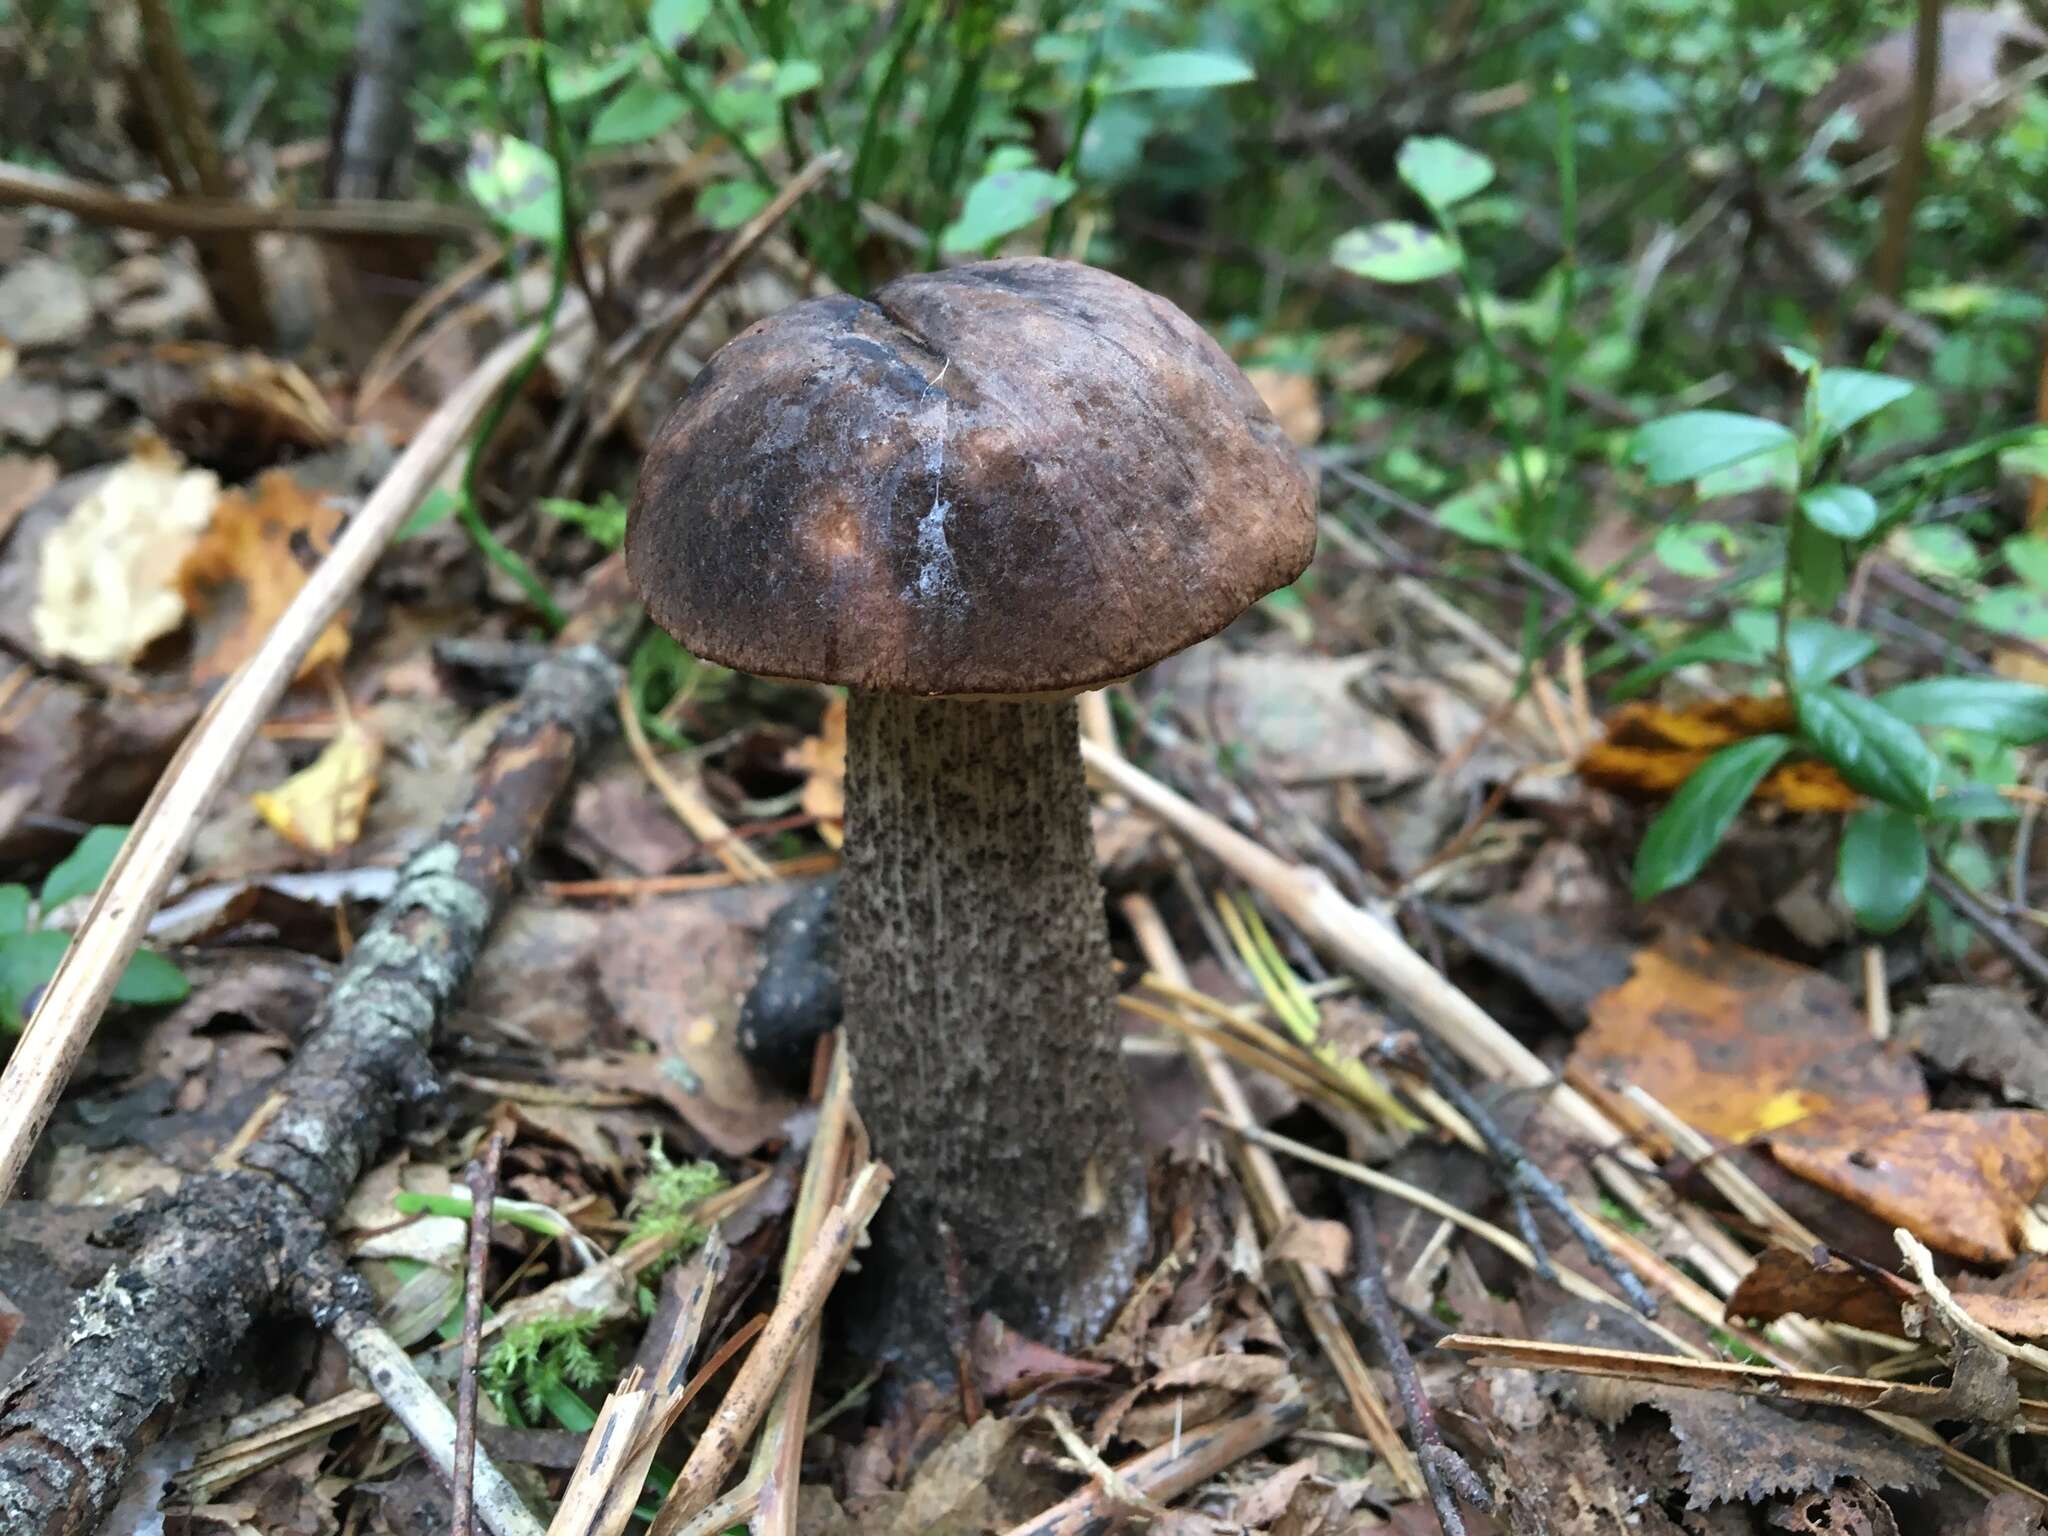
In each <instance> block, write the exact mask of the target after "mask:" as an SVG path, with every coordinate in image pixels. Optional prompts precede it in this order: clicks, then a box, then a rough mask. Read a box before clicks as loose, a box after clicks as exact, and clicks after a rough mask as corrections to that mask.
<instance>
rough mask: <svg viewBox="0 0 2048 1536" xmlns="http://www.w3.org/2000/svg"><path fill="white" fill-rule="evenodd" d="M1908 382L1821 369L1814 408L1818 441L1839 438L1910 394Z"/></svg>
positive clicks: (1881, 375) (1887, 376)
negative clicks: (1859, 423)
mask: <svg viewBox="0 0 2048 1536" xmlns="http://www.w3.org/2000/svg"><path fill="white" fill-rule="evenodd" d="M1913 388H1914V386H1913V384H1912V382H1911V381H1910V380H1908V379H1895V378H1893V377H1892V376H1891V375H1890V374H1888V373H1868V372H1865V371H1864V370H1863V369H1861V368H1823V369H1822V370H1821V371H1820V378H1819V380H1818V381H1817V382H1816V383H1815V385H1814V389H1815V391H1816V393H1815V396H1814V407H1815V411H1816V412H1817V414H1818V418H1819V424H1820V432H1821V438H1822V440H1823V441H1826V440H1828V439H1831V438H1836V437H1840V436H1841V435H1842V434H1843V433H1844V432H1846V431H1848V430H1849V429H1850V428H1851V427H1853V426H1855V425H1856V423H1857V422H1859V421H1862V420H1864V419H1865V418H1866V417H1869V416H1874V415H1876V414H1877V413H1878V412H1879V411H1881V410H1883V409H1884V408H1885V407H1886V406H1888V405H1892V404H1895V403H1896V402H1898V401H1900V400H1903V399H1905V398H1906V396H1908V395H1910V394H1911V393H1913Z"/></svg>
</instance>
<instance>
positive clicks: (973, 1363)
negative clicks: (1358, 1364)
mask: <svg viewBox="0 0 2048 1536" xmlns="http://www.w3.org/2000/svg"><path fill="white" fill-rule="evenodd" d="M967 1358H968V1365H969V1368H970V1369H971V1370H972V1371H973V1373H974V1384H975V1386H976V1387H977V1388H978V1389H980V1392H981V1395H982V1396H983V1397H984V1398H987V1399H988V1400H989V1401H990V1402H1006V1401H1008V1400H1009V1399H1010V1398H1013V1397H1022V1396H1023V1395H1024V1394H1025V1393H1027V1392H1036V1391H1037V1390H1038V1389H1039V1388H1041V1387H1045V1386H1050V1385H1051V1384H1052V1383H1054V1382H1058V1381H1085V1380H1090V1379H1093V1378H1096V1377H1100V1376H1107V1375H1108V1374H1109V1372H1110V1367H1109V1366H1108V1365H1106V1364H1104V1363H1103V1362H1102V1361H1100V1360H1076V1359H1075V1358H1074V1357H1073V1356H1072V1355H1063V1354H1061V1353H1060V1352H1059V1351H1058V1350H1056V1349H1053V1348H1051V1347H1050V1346H1048V1345H1045V1344H1041V1343H1039V1342H1038V1341H1037V1340H1036V1339H1032V1338H1027V1337H1025V1335H1023V1334H1021V1333H1019V1332H1018V1331H1017V1330H1016V1329H1014V1328H1012V1327H1010V1326H1009V1325H1008V1324H1006V1323H1005V1322H1004V1321H1003V1320H1002V1319H1001V1318H999V1317H997V1316H996V1315H995V1314H994V1313H993V1312H984V1313H982V1315H981V1320H980V1321H979V1322H977V1323H976V1324H975V1325H974V1332H973V1334H972V1335H971V1336H970V1337H969V1339H968V1345H967Z"/></svg>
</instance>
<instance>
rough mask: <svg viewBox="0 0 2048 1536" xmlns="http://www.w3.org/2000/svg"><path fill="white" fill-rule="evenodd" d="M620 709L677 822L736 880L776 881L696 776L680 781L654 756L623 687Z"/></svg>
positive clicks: (637, 757)
mask: <svg viewBox="0 0 2048 1536" xmlns="http://www.w3.org/2000/svg"><path fill="white" fill-rule="evenodd" d="M618 707H619V723H620V725H622V726H623V727H624V728H625V732H626V745H627V746H628V747H629V748H631V749H632V753H633V760H634V761H635V762H637V763H638V764H639V765H640V771H641V772H642V773H644V774H646V775H647V780H648V782H649V783H650V784H652V785H653V786H654V787H655V788H656V789H657V790H659V791H660V792H661V798H662V799H664V800H666V801H667V802H668V808H669V809H670V810H672V811H674V812H675V813H676V820H678V821H680V822H681V823H682V824H683V826H684V827H685V828H686V829H688V831H689V833H690V835H691V836H692V837H694V838H696V839H697V841H698V842H700V843H702V844H703V845H704V846H705V847H706V848H708V849H709V850H710V851H711V855H712V857H714V858H715V859H717V860H718V862H719V863H721V864H723V865H724V866H725V867H726V870H727V871H728V872H729V873H730V874H731V875H732V876H733V878H734V879H736V880H741V881H747V882H752V881H758V880H772V879H774V878H775V876H774V873H773V871H771V870H770V869H769V868H768V863H767V860H765V859H763V858H762V857H761V855H759V854H758V853H756V852H754V850H753V849H752V848H749V847H748V846H747V845H746V843H744V842H743V841H741V840H740V839H739V838H737V837H734V836H733V835H732V828H731V827H729V826H727V825H726V824H725V820H724V818H723V817H721V816H720V815H719V814H718V812H716V811H715V810H713V809H712V808H711V805H710V803H709V802H708V801H706V800H705V798H704V797H703V795H702V794H700V793H699V792H698V790H697V784H696V780H695V779H694V777H693V778H690V779H678V778H677V777H676V776H675V775H674V774H672V773H670V772H669V771H668V770H667V769H666V768H664V767H662V766H661V759H660V758H658V757H656V756H655V755H654V748H653V747H652V746H651V745H650V744H649V743H648V740H647V731H646V729H645V728H644V727H643V726H642V725H641V724H640V707H639V705H638V704H636V703H635V702H634V701H633V694H632V691H631V690H630V689H629V688H626V687H623V686H622V687H621V688H620V689H619V699H618Z"/></svg>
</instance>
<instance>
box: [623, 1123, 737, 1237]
mask: <svg viewBox="0 0 2048 1536" xmlns="http://www.w3.org/2000/svg"><path fill="white" fill-rule="evenodd" d="M726 1183H727V1180H726V1177H725V1175H724V1174H723V1173H722V1172H720V1171H719V1167H718V1165H717V1164H716V1163H712V1162H691V1163H672V1162H670V1161H669V1160H668V1154H667V1153H666V1152H665V1151H663V1150H662V1145H661V1142H660V1141H659V1140H656V1141H654V1142H652V1143H651V1144H650V1145H649V1147H648V1170H647V1173H646V1175H645V1177H643V1178H642V1179H641V1180H640V1184H639V1187H638V1188H636V1189H635V1190H634V1191H633V1197H632V1199H631V1200H630V1201H629V1202H628V1203H627V1206H626V1216H627V1218H628V1219H629V1220H630V1221H631V1222H632V1224H633V1225H632V1228H631V1229H630V1230H629V1231H628V1232H627V1233H626V1241H627V1243H628V1244H633V1243H641V1242H645V1241H647V1240H649V1239H650V1238H652V1239H657V1240H659V1241H660V1242H661V1244H662V1245H663V1249H664V1257H663V1261H662V1262H664V1263H667V1262H670V1261H672V1260H674V1259H677V1258H680V1257H681V1256H682V1255H683V1254H685V1253H687V1252H689V1251H690V1250H691V1249H692V1248H695V1247H696V1246H697V1245H698V1244H699V1243H701V1242H703V1241H704V1239H705V1238H706V1237H707V1236H708V1235H709V1229H708V1228H706V1227H705V1226H704V1225H703V1223H702V1222H700V1221H698V1220H697V1217H696V1214H695V1212H696V1209H697V1207H698V1206H699V1205H702V1204H703V1203H704V1202H705V1201H706V1200H708V1199H709V1198H710V1197H711V1196H713V1195H715V1194H717V1193H718V1192H719V1191H720V1190H721V1189H724V1188H725V1187H726Z"/></svg>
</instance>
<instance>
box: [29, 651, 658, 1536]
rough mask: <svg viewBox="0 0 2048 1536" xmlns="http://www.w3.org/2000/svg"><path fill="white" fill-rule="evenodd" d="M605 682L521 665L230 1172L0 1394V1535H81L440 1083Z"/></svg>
mask: <svg viewBox="0 0 2048 1536" xmlns="http://www.w3.org/2000/svg"><path fill="white" fill-rule="evenodd" d="M593 617H594V616H593ZM576 629H577V632H578V633H585V632H588V631H589V630H590V629H603V631H604V632H605V633H607V634H608V635H609V634H611V633H613V630H612V629H611V627H609V626H604V625H599V624H595V623H593V624H591V625H589V626H585V625H582V624H579V625H578V626H576ZM616 674H617V668H616V667H615V666H614V664H613V663H612V662H611V661H610V660H609V659H608V658H607V657H606V656H605V655H604V654H603V653H602V652H601V651H599V650H598V649H597V648H596V647H594V646H588V645H585V646H577V647H574V648H572V649H569V650H566V651H563V652H561V653H559V654H557V655H556V656H554V657H551V658H550V659H549V660H548V661H547V662H545V663H543V664H542V665H541V666H539V667H537V668H535V670H534V673H533V675H532V677H530V678H529V679H528V681H527V685H526V687H525V689H524V690H523V691H522V694H521V697H520V700H519V702H518V703H517V705H516V706H515V707H514V708H513V710H512V712H511V714H510V715H509V716H508V717H507V719H506V721H505V723H504V725H503V726H502V727H501V728H500V730H499V732H498V736H497V739H496V740H495V742H494V743H493V744H492V746H491V749H490V751H489V753H488V754H487V756H486V758H485V760H484V762H483V764H482V766H481V767H480V769H479V770H478V772H477V775H476V781H475V785H474V788H473V789H472V791H471V793H470V795H469V797H468V800H467V804H466V805H465V806H464V807H462V808H461V809H460V810H459V812H458V813H457V814H456V815H454V816H452V817H451V818H450V819H449V821H448V822H447V823H446V824H445V826H444V827H443V829H442V832H441V834H440V835H439V836H438V837H437V838H436V839H434V840H433V841H432V842H430V843H429V844H427V846H425V847H424V848H422V849H421V850H420V851H419V852H418V853H416V854H415V855H414V856H413V858H412V860H411V861H410V862H409V863H408V865H407V866H406V869H405V872H404V874H403V875H402V877H401V878H400V881H399V884H398V887H397V889H396V890H395V891H394V893H393V895H392V897H391V899H390V900H389V901H387V902H386V903H385V904H384V906H383V908H382V909H381V910H380V911H379V912H378V914H377V917H376V919H375V921H374V922H372V923H371V925H370V926H369V928H368V929H367V930H366V931H365V932H364V934H363V935H362V937H361V939H360V941H359V942H358V943H357V944H356V946H355V949H354V950H353V951H352V953H351V954H350V956H349V959H348V962H347V964H345V965H344V966H343V967H342V968H341V970H340V972H339V973H338V975H337V977H336V980H335V984H334V987H333V990H332V991H331V992H330V993H329V995H328V998H327V1000H326V1003H325V1004H324V1006H323V1007H322V1009H321V1011H320V1014H319V1016H318V1018H317V1019H316V1020H315V1027H314V1028H313V1029H312V1031H311V1032H310V1033H309V1036H308V1038H307V1040H306V1043H305V1044H304V1045H303V1046H302V1047H301V1048H300V1049H299V1051H298V1053H297V1056H296V1058H295V1059H294V1060H293V1062H292V1065H291V1067H290V1068H289V1069H288V1070H287V1072H286V1073H285V1075H284V1077H283V1079H282V1080H281V1081H280V1083H279V1085H278V1088H277V1093H278V1095H280V1096H281V1097H282V1100H283V1102H282V1103H281V1104H278V1105H276V1106H275V1107H267V1108H266V1111H265V1115H264V1123H263V1127H262V1129H261V1130H260V1131H258V1132H257V1133H256V1135H255V1136H254V1137H253V1138H251V1139H250V1140H249V1142H248V1145H247V1147H246V1148H245V1150H243V1152H242V1153H241V1154H240V1157H239V1159H238V1160H237V1164H236V1166H235V1167H234V1168H233V1169H231V1170H223V1171H211V1172H208V1173H205V1174H200V1175H194V1176H188V1177H187V1179H186V1180H185V1182H184V1184H183V1185H182V1186H181V1187H180V1188H179V1190H178V1191H177V1193H176V1194H174V1195H173V1196H172V1197H171V1198H170V1199H169V1201H168V1202H166V1203H165V1204H164V1205H163V1206H162V1207H161V1208H159V1209H152V1210H149V1211H148V1212H146V1213H144V1214H143V1215H142V1216H141V1217H139V1218H138V1220H137V1222H136V1225H138V1226H139V1227H140V1228H141V1232H140V1234H139V1235H140V1238H141V1240H140V1242H139V1244H138V1245H137V1247H136V1249H135V1251H134V1253H133V1254H132V1255H131V1256H130V1258H129V1259H128V1260H127V1261H126V1262H125V1263H123V1264H121V1265H119V1266H117V1267H115V1268H114V1269H111V1270H109V1271H108V1273H107V1276H106V1277H105V1279H103V1280H102V1281H101V1282H100V1284H99V1285H97V1286H96V1287H94V1288H93V1290H91V1291H89V1292H88V1293H87V1294H86V1295H85V1296H84V1297H83V1298H81V1300H80V1301H79V1302H78V1304H77V1306H76V1307H75V1308H74V1310H73V1315H72V1321H71V1326H70V1327H69V1329H68V1330H67V1332H66V1334H65V1336H64V1338H63V1340H62V1342H60V1343H58V1344H56V1345H54V1346H52V1347H51V1348H50V1349H49V1350H48V1351H47V1352H46V1353H44V1354H43V1355H42V1356H41V1357H40V1358H38V1359H37V1360H35V1361H33V1362H31V1363H30V1365H29V1366H28V1368H27V1370H26V1371H25V1372H24V1373H23V1374H22V1375H21V1376H20V1377H18V1378H17V1379H16V1380H15V1381H14V1382H13V1383H12V1384H10V1385H9V1386H8V1387H7V1388H6V1389H5V1390H0V1530H4V1531H36V1532H38V1533H40V1536H72V1533H76V1532H80V1531H83V1530H86V1529H88V1528H89V1527H90V1526H91V1524H92V1523H93V1522H94V1521H96V1520H97V1519H98V1518H99V1517H100V1516H101V1515H102V1514H103V1513H104V1512H105V1510H106V1509H107V1508H108V1507H109V1506H110V1505H111V1503H112V1502H113V1499H114V1497H115V1496H116V1494H117V1493H118V1491H119V1489H120V1486H121V1483H122V1480H123V1479H124V1477H125V1476H126V1474H127V1471H128V1468H129V1466H130V1464H131V1460H132V1458H133V1456H134V1455H135V1454H136V1452H138V1451H139V1450H140V1449H142V1448H143V1447H145V1446H147V1445H148V1444H150V1443H151V1442H152V1441H153V1440H154V1439H155V1438H156V1437H157V1436H158V1435H161V1434H162V1433H163V1431H164V1429H165V1428H166V1426H167V1425H168V1424H169V1422H170V1421H171V1419H172V1417H173V1413H174V1411H175V1409H176V1407H177V1406H178V1404H180V1403H181V1402H182V1401H184V1398H185V1395H186V1392H187V1389H188V1388H189V1386H190V1384H191V1382H192V1381H193V1379H194V1378H195V1377H196V1376H197V1375H198V1373H199V1372H200V1371H201V1370H203V1369H205V1368H207V1367H209V1366H212V1365H214V1364H216V1363H218V1362H219V1361H221V1360H224V1359H227V1358H230V1357H231V1356H232V1355H233V1353H234V1350H235V1348H236V1346H237V1345H238V1344H239V1342H240V1341H241V1339H242V1338H243V1336H244V1334H245V1333H246V1332H247V1330H248V1328H249V1327H250V1325H251V1323H252V1322H253V1320H254V1319H255V1318H256V1317H257V1316H258V1315H260V1314H261V1313H262V1312H263V1311H264V1310H266V1308H267V1307H269V1306H270V1305H271V1304H272V1303H273V1302H274V1300H275V1298H276V1295H277V1292H278V1289H279V1287H280V1286H282V1285H284V1284H285V1283H286V1282H287V1280H288V1279H289V1278H290V1277H291V1276H292V1275H293V1273H294V1272H295V1271H298V1270H302V1269H306V1268H308V1267H310V1266H311V1265H312V1264H313V1262H314V1258H315V1256H316V1255H317V1252H318V1250H319V1249H320V1247H321V1246H322V1245H323V1244H324V1241H325V1228H326V1224H327V1223H328V1222H329V1221H331V1220H332V1219H333V1217H334V1216H335V1214H336V1213H337V1212H338V1211H339V1210H340V1209H341V1207H342V1204H343V1202H344V1201H345V1200H346V1199H347V1197H348V1194H349V1191H350V1190H351V1189H352V1188H353V1187H354V1185H355V1182H356V1180H357V1178H358V1177H359V1176H360V1175H361V1173H362V1170H363V1169H364V1168H366V1167H367V1166H369V1164H370V1161H371V1160H372V1159H373V1158H374V1157H375V1156H376V1155H377V1153H378V1151H379V1149H380V1148H381V1147H382V1145H383V1144H384V1141H385V1140H386V1138H387V1137H388V1136H390V1135H391V1133H392V1132H393V1130H394V1129H395V1127H396V1123H397V1115H398V1110H399V1107H400V1105H401V1103H408V1104H411V1103H419V1102H421V1101H423V1100H430V1099H431V1098H432V1097H433V1096H434V1095H435V1094H436V1093H437V1092H438V1091H439V1086H438V1084H437V1083H436V1081H435V1078H434V1073H433V1067H432V1063H431V1060H430V1058H429V1055H428V1050H429V1047H430V1045H431V1043H432V1040H433V1035H434V1031H435V1029H436V1028H437V1026H438V1025H439V1023H440V1021H441V1020H442V1018H444V1017H445V1016H446V1014H447V1012H448V1010H449V1009H450V1008H451V1006H452V1005H453V1003H454V1000H455V998H456V997H457V996H458V995H459V993H460V992H461V990H462V987H463V984H464V982H465V981H466V980H467V977H468V973H469V969H470V966H471V965H472V964H473V963H474V961H475V958H476V955H477V952H478V950H479V949H480V948H481V946H482V943H483V940H484V936H485V934H486V933H487V931H488V930H489V928H490V925H491V921H492V919H493V918H494V917H495V916H496V914H497V912H498V911H499V910H500V908H501V907H502V906H503V905H504V903H505V901H506V899H507V898H508V896H509V895H510V892H511V890H512V886H513V882H514V879H515V877H516V875H517V873H518V872H519V871H520V870H522V869H523V868H525V866H526V864H527V862H528V860H529V857H530V854H531V850H532V847H533V845H534V843H535V842H536V840H537V839H538V837H539V835H540V831H541V828H542V826H543V825H544V824H545V821H546V817H547V815H548V812H549V810H550V808H551V807H552V806H553V804H554V802H555V800H556V798H557V796H558V795H559V794H560V792H561V790H562V789H563V787H564V786H565V785H566V784H567V782H568V780H569V776H570V773H571V770H572V768H573V766H574V763H575V760H576V756H577V752H578V749H579V747H580V745H581V743H582V740H583V738H584V736H585V734H586V733H587V732H588V731H590V730H591V729H593V728H594V727H595V725H596V724H597V723H598V722H600V721H601V720H602V719H603V717H604V711H605V706H606V704H607V703H608V701H609V700H610V698H611V694H612V688H613V684H614V679H615V677H616ZM244 675H245V676H246V674H244ZM201 734H202V735H204V734H206V732H205V728H204V727H202V728H201ZM201 803H202V804H203V802H201ZM139 830H140V829H138V831H139ZM133 841H134V839H132V838H131V844H130V846H131V847H132V846H133ZM115 878H116V880H117V881H118V879H119V878H120V877H119V875H118V867H117V874H116V877H115ZM104 900H105V898H104V896H103V898H102V901H103V902H104ZM131 915H132V914H131ZM73 953H74V955H75V954H76V953H77V947H76V946H74V949H73ZM578 1278H579V1279H581V1278H582V1277H580V1276H579V1277H578Z"/></svg>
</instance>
